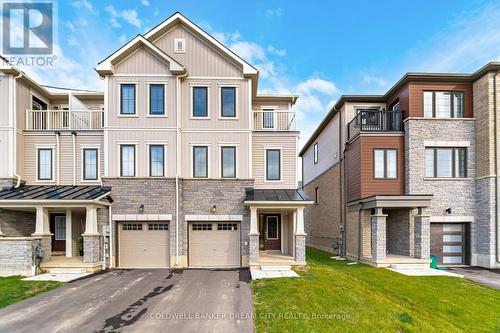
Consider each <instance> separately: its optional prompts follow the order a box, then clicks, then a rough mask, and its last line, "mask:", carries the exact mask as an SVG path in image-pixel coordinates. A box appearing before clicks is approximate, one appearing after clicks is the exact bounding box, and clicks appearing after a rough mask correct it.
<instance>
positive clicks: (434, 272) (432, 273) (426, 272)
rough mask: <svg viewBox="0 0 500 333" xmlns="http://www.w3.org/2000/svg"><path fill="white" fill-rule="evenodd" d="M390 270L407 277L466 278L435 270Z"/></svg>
mask: <svg viewBox="0 0 500 333" xmlns="http://www.w3.org/2000/svg"><path fill="white" fill-rule="evenodd" d="M387 269H388V270H391V271H393V272H396V273H399V274H403V275H407V276H451V277H456V278H463V277H464V276H463V275H461V274H456V273H452V272H448V271H443V270H439V269H433V268H424V269H422V268H415V269H409V268H402V269H397V268H387Z"/></svg>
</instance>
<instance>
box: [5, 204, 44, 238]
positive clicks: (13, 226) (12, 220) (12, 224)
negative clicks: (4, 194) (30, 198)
mask: <svg viewBox="0 0 500 333" xmlns="http://www.w3.org/2000/svg"><path fill="white" fill-rule="evenodd" d="M35 220H36V214H35V212H34V211H33V212H24V211H14V210H6V209H0V229H1V230H2V233H4V235H5V236H7V237H29V236H31V234H32V233H34V232H35V224H36V222H35Z"/></svg>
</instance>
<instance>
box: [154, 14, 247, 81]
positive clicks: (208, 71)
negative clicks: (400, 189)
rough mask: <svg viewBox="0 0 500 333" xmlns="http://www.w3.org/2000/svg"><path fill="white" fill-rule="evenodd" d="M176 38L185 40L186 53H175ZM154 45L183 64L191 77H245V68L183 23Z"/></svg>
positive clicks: (161, 37)
mask: <svg viewBox="0 0 500 333" xmlns="http://www.w3.org/2000/svg"><path fill="white" fill-rule="evenodd" d="M175 38H184V39H185V46H186V47H185V49H186V50H185V53H175V52H174V40H175ZM152 43H153V44H154V45H155V46H157V47H158V48H159V49H161V50H162V51H163V52H165V53H166V54H168V55H170V56H171V57H172V58H174V59H175V60H176V61H178V62H179V63H181V64H183V65H184V66H185V67H186V68H187V70H188V72H189V75H190V76H216V77H219V76H224V77H243V66H242V65H241V64H240V63H237V62H236V61H235V60H234V59H232V58H230V57H229V56H227V55H225V54H222V52H220V50H217V48H216V47H214V46H212V45H209V44H208V43H207V42H205V41H204V40H203V39H202V38H201V37H199V36H197V35H196V34H195V33H193V32H191V31H189V28H187V27H186V26H184V25H183V24H182V23H180V24H179V25H177V26H176V27H175V28H172V29H171V30H169V31H168V32H167V33H165V34H164V35H162V36H160V37H159V38H158V39H157V40H155V41H153V42H152Z"/></svg>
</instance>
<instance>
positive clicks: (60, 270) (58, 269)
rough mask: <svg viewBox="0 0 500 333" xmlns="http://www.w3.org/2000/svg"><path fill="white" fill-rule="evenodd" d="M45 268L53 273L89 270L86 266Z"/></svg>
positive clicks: (75, 272)
mask: <svg viewBox="0 0 500 333" xmlns="http://www.w3.org/2000/svg"><path fill="white" fill-rule="evenodd" d="M44 270H45V271H46V272H47V273H51V274H82V273H86V272H87V270H86V269H85V268H81V267H51V268H50V267H49V268H44Z"/></svg>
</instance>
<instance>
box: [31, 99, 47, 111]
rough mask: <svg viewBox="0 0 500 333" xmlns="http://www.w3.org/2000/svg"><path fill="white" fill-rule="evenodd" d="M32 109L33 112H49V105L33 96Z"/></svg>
mask: <svg viewBox="0 0 500 333" xmlns="http://www.w3.org/2000/svg"><path fill="white" fill-rule="evenodd" d="M31 109H32V110H47V103H45V102H44V101H42V100H41V99H39V98H37V97H35V96H31Z"/></svg>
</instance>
